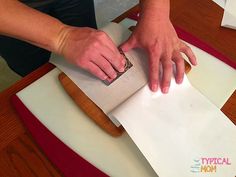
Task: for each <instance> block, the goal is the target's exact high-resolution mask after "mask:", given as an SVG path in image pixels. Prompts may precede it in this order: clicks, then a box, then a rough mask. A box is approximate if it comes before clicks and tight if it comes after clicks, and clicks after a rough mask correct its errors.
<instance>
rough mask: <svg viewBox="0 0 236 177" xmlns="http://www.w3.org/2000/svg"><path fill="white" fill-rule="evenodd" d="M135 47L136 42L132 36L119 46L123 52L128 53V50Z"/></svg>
mask: <svg viewBox="0 0 236 177" xmlns="http://www.w3.org/2000/svg"><path fill="white" fill-rule="evenodd" d="M136 47H137V45H136V40H135V38H134V37H133V36H132V35H131V37H130V38H129V39H128V40H127V41H125V42H124V43H123V44H121V45H120V48H121V50H122V51H123V52H128V51H129V50H130V49H133V48H136Z"/></svg>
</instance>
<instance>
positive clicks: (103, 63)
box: [92, 56, 117, 80]
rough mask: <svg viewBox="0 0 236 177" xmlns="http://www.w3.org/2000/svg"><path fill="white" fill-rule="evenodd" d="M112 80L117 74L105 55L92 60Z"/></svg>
mask: <svg viewBox="0 0 236 177" xmlns="http://www.w3.org/2000/svg"><path fill="white" fill-rule="evenodd" d="M92 61H93V63H94V64H96V65H97V66H98V67H99V68H100V69H101V70H102V71H103V72H104V73H105V74H106V75H107V76H108V77H109V78H110V79H111V80H113V79H115V78H116V76H117V74H116V71H115V70H114V68H113V67H112V65H111V63H109V62H108V61H107V60H106V59H105V58H104V57H102V56H98V57H97V58H96V59H93V60H92Z"/></svg>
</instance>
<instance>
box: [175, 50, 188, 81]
mask: <svg viewBox="0 0 236 177" xmlns="http://www.w3.org/2000/svg"><path fill="white" fill-rule="evenodd" d="M172 60H173V61H174V62H175V65H176V73H175V81H176V83H177V84H181V83H182V82H183V78H184V71H185V65H184V59H183V57H182V55H181V54H180V53H179V52H176V53H175V54H174V56H173V59H172Z"/></svg>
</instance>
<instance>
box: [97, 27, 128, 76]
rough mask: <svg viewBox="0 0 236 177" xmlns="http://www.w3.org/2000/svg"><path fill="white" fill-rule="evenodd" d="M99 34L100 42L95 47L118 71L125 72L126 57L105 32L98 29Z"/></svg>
mask: <svg viewBox="0 0 236 177" xmlns="http://www.w3.org/2000/svg"><path fill="white" fill-rule="evenodd" d="M97 34H98V35H97V36H96V37H97V38H98V40H99V44H98V46H95V49H96V50H98V51H99V53H100V55H102V56H103V57H105V58H106V59H107V61H109V62H110V63H111V64H112V66H113V67H114V68H115V69H116V70H117V71H119V72H123V71H124V65H125V59H124V57H123V56H122V55H121V54H120V52H119V50H118V49H117V47H116V45H115V44H114V43H113V41H112V40H111V38H110V37H109V36H108V35H107V34H106V33H105V32H103V31H98V32H97Z"/></svg>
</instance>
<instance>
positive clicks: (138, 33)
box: [121, 18, 197, 93]
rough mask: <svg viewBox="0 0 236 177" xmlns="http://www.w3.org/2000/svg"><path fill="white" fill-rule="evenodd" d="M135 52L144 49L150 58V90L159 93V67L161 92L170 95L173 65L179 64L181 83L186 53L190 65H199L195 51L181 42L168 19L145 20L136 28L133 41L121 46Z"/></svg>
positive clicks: (178, 74)
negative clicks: (160, 68) (133, 49)
mask: <svg viewBox="0 0 236 177" xmlns="http://www.w3.org/2000/svg"><path fill="white" fill-rule="evenodd" d="M132 48H143V49H144V50H145V51H146V52H147V54H148V57H149V86H150V89H151V90H152V91H157V89H158V83H159V65H160V66H161V67H162V68H163V76H162V78H161V81H160V84H161V85H160V87H161V91H162V92H163V93H168V90H169V87H170V81H171V77H172V73H173V63H175V64H176V69H177V71H176V75H175V79H176V82H177V83H178V84H180V83H182V81H183V76H184V71H185V67H184V59H183V57H182V55H181V52H182V53H184V54H185V55H186V56H187V57H188V59H189V61H190V62H191V64H193V65H196V64H197V62H196V57H195V56H194V54H193V52H192V50H191V49H190V48H189V47H188V46H187V45H186V44H185V43H184V42H182V41H181V40H180V39H179V38H178V36H177V34H176V32H175V29H174V28H173V26H172V24H171V22H170V20H169V18H165V19H158V20H156V21H155V20H145V21H144V20H143V21H142V22H141V23H139V24H138V25H137V27H136V28H135V30H134V32H133V34H132V35H131V36H130V38H129V39H128V40H127V41H126V42H125V43H124V44H123V45H121V49H122V50H123V51H124V52H126V51H128V50H130V49H132Z"/></svg>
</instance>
